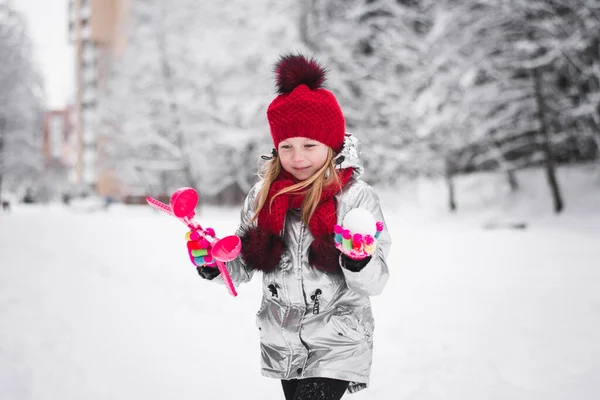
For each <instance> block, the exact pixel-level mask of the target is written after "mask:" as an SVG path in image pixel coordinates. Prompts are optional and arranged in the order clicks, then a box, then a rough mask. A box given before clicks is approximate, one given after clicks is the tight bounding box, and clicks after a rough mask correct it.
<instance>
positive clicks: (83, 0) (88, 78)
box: [68, 0, 130, 190]
mask: <svg viewBox="0 0 600 400" xmlns="http://www.w3.org/2000/svg"><path fill="white" fill-rule="evenodd" d="M129 7H130V0H69V18H68V21H69V40H70V42H71V43H72V44H73V46H75V52H74V53H75V97H74V104H73V119H72V120H73V131H74V135H75V138H76V140H75V164H74V169H75V170H74V182H75V183H76V184H80V185H86V186H89V187H91V188H94V189H95V190H98V183H99V182H101V181H102V182H104V181H106V179H111V178H108V177H111V176H113V174H112V173H111V172H110V171H101V170H99V169H98V155H99V148H98V147H99V144H101V143H102V138H100V137H98V134H97V131H96V129H95V126H96V121H97V100H98V93H99V92H100V91H102V90H103V88H104V87H105V84H106V80H107V72H108V66H109V64H110V62H111V60H112V58H113V57H114V56H115V55H118V54H120V53H121V52H122V51H123V49H124V47H125V42H126V37H125V34H124V26H125V23H126V20H127V14H128V10H129ZM104 175H106V177H104ZM102 186H103V187H112V186H111V185H102Z"/></svg>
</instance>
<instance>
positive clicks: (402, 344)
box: [0, 207, 600, 400]
mask: <svg viewBox="0 0 600 400" xmlns="http://www.w3.org/2000/svg"><path fill="white" fill-rule="evenodd" d="M237 217H238V214H237V212H227V211H218V210H217V211H215V210H212V211H211V212H210V220H211V221H214V225H213V227H214V228H215V229H216V231H217V233H219V232H226V233H230V232H232V231H233V230H234V229H235V226H236V224H237ZM219 221H220V222H219ZM579 222H580V223H569V224H565V225H564V226H561V225H558V224H555V225H550V226H544V228H543V229H542V228H535V227H534V228H532V229H528V230H525V231H484V230H481V229H476V228H473V227H469V226H467V227H465V226H459V225H456V226H453V225H452V224H448V223H445V224H443V225H439V226H437V225H430V226H418V227H414V226H407V225H406V223H404V224H403V223H402V221H401V218H400V217H399V216H396V215H388V224H389V226H391V227H392V228H394V229H393V231H392V234H393V238H394V244H395V247H394V249H393V250H392V253H391V254H390V265H391V268H392V277H391V280H390V283H389V285H388V287H387V288H386V291H385V292H384V294H383V295H381V296H380V297H377V298H374V299H373V303H374V312H375V317H376V332H375V360H374V366H373V371H372V382H371V387H370V389H369V390H367V391H363V392H361V393H359V394H356V395H352V396H347V397H348V398H351V399H355V400H361V399H362V400H365V399H402V400H409V399H410V400H434V399H440V400H441V399H443V400H471V399H472V400H480V399H486V400H496V399H498V400H500V399H507V400H508V399H510V400H520V399H523V400H525V399H526V400H563V399H565V400H571V399H573V400H595V399H597V398H599V397H600V289H599V286H600V230H599V229H596V228H595V226H596V225H594V227H592V228H590V226H591V225H590V222H589V221H586V220H584V219H582V220H581V221H579ZM459 228H460V229H459ZM184 232H185V228H184V227H183V226H182V225H181V226H180V225H179V224H178V223H177V222H176V221H172V220H170V219H169V218H167V217H165V216H162V215H158V214H154V213H151V212H149V211H147V210H146V209H137V208H135V209H133V210H125V209H122V208H118V207H117V208H115V209H114V210H112V211H110V212H108V213H104V212H96V213H73V212H70V211H67V210H64V209H62V208H49V209H39V208H34V209H18V210H16V212H14V213H13V214H11V215H6V214H0V393H1V395H0V397H1V398H2V399H6V400H12V399H18V400H29V399H35V400H54V399H56V400H58V399H60V400H71V399H72V400H81V399H85V400H93V399H103V400H104V399H142V398H143V399H145V400H159V399H160V400H162V399H165V400H167V399H180V400H186V399H250V400H253V399H256V400H258V399H261V400H262V399H282V398H283V396H282V395H281V390H280V387H279V384H278V382H277V381H275V380H271V379H267V378H263V377H262V376H260V373H259V358H258V357H259V349H258V335H257V332H256V329H255V325H254V315H255V312H256V310H257V308H258V305H259V300H260V293H259V287H258V285H257V283H258V281H257V280H256V281H255V282H253V283H252V284H250V285H246V286H245V287H242V288H240V290H239V292H240V296H239V297H238V298H236V299H233V298H230V297H229V295H228V294H227V291H226V289H225V288H223V287H220V286H216V285H211V284H210V283H209V282H204V281H202V280H201V279H199V278H198V277H197V276H196V275H195V271H194V270H193V268H192V267H191V265H189V261H188V260H187V259H186V257H187V256H186V254H185V251H184V241H183V233H184ZM220 346H222V347H220Z"/></svg>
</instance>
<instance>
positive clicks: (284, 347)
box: [216, 136, 391, 393]
mask: <svg viewBox="0 0 600 400" xmlns="http://www.w3.org/2000/svg"><path fill="white" fill-rule="evenodd" d="M341 156H343V157H344V158H345V159H344V161H343V163H342V164H341V165H340V167H341V168H347V167H354V168H355V172H354V176H353V177H352V179H351V180H350V181H349V182H348V184H347V185H346V186H345V187H344V189H343V190H342V191H341V192H340V193H338V194H337V195H336V202H337V220H338V224H341V222H342V220H343V218H344V216H345V215H346V213H347V212H348V211H349V210H351V209H353V208H357V207H360V208H365V209H367V210H368V211H370V212H371V213H372V214H373V216H374V217H375V219H376V220H378V221H384V217H383V214H382V212H381V208H380V205H379V198H378V197H377V195H376V194H375V191H374V190H373V189H372V188H371V187H370V186H369V185H368V184H367V183H365V182H363V181H362V180H360V179H359V177H360V175H361V174H362V170H363V169H362V164H361V163H360V160H359V159H358V151H357V141H356V139H355V138H354V137H352V136H347V137H346V141H345V146H344V150H343V152H342V153H341ZM338 157H339V156H338ZM261 184H262V183H260V182H259V183H258V184H256V185H255V186H254V187H253V188H252V190H251V191H250V193H249V194H248V196H247V198H246V201H245V203H244V207H243V209H242V213H241V228H244V227H245V226H247V224H248V221H249V220H250V219H251V217H252V215H253V214H254V205H255V196H256V194H257V193H258V190H259V189H260V187H261ZM384 222H385V221H384ZM240 233H241V229H240V231H238V234H240ZM284 240H285V243H286V244H287V249H288V250H286V251H285V252H284V254H283V256H282V260H281V263H280V267H279V268H278V269H277V270H276V271H275V272H273V273H270V274H262V279H263V285H262V286H263V299H262V303H261V306H260V309H259V310H258V313H257V314H256V325H257V328H258V329H259V330H260V332H259V333H260V342H261V343H260V344H261V353H262V374H263V375H265V376H268V377H273V378H278V379H301V378H309V377H327V378H334V379H342V380H346V381H350V382H351V383H350V386H349V388H348V391H349V392H351V393H354V392H356V391H358V390H361V389H364V388H366V387H367V385H368V383H369V373H370V369H371V360H372V354H373V328H374V321H373V315H372V312H371V302H370V301H369V296H374V295H377V294H379V293H381V291H382V290H383V288H384V286H385V284H386V282H387V279H388V276H389V272H388V267H387V264H386V257H387V254H388V251H389V248H390V245H391V238H390V236H389V233H388V231H387V229H385V228H384V231H383V232H382V234H381V236H380V238H379V242H378V246H377V250H376V253H375V254H374V255H373V257H372V258H371V260H370V261H369V263H368V264H367V265H366V266H365V267H364V268H363V269H362V270H361V271H360V272H351V271H349V270H347V269H345V268H342V271H343V275H341V274H339V275H334V274H327V273H324V272H321V271H319V270H317V269H315V268H312V267H311V266H310V265H309V263H308V251H309V245H310V244H311V242H312V240H313V237H312V235H311V233H310V231H309V229H308V228H307V226H306V225H305V224H304V223H303V222H302V219H301V217H300V211H299V210H289V211H288V213H287V216H286V219H285V224H284ZM227 268H228V270H229V273H230V274H231V278H232V280H233V281H234V283H235V284H236V285H237V284H240V283H243V282H248V281H249V280H250V279H252V277H253V275H254V272H255V271H252V270H248V269H246V267H245V265H244V262H243V259H242V258H241V257H238V259H236V260H234V261H232V262H229V263H228V264H227ZM216 281H222V280H221V279H218V278H217V279H216Z"/></svg>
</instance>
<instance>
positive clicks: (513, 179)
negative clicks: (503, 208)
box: [506, 169, 519, 193]
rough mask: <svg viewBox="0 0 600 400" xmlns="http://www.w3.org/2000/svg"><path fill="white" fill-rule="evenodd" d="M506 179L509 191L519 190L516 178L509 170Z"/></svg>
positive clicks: (513, 172)
mask: <svg viewBox="0 0 600 400" xmlns="http://www.w3.org/2000/svg"><path fill="white" fill-rule="evenodd" d="M506 177H507V179H508V184H509V185H510V191H511V192H513V193H514V192H516V191H518V190H519V182H518V181H517V176H516V175H515V171H513V170H512V169H509V170H507V171H506Z"/></svg>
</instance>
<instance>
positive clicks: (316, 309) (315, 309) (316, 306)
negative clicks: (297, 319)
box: [310, 289, 323, 315]
mask: <svg viewBox="0 0 600 400" xmlns="http://www.w3.org/2000/svg"><path fill="white" fill-rule="evenodd" d="M321 293H323V292H321V289H317V290H315V294H313V295H312V296H310V299H311V300H312V301H314V302H315V304H314V306H313V314H315V315H316V314H318V313H319V296H320V295H321Z"/></svg>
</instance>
